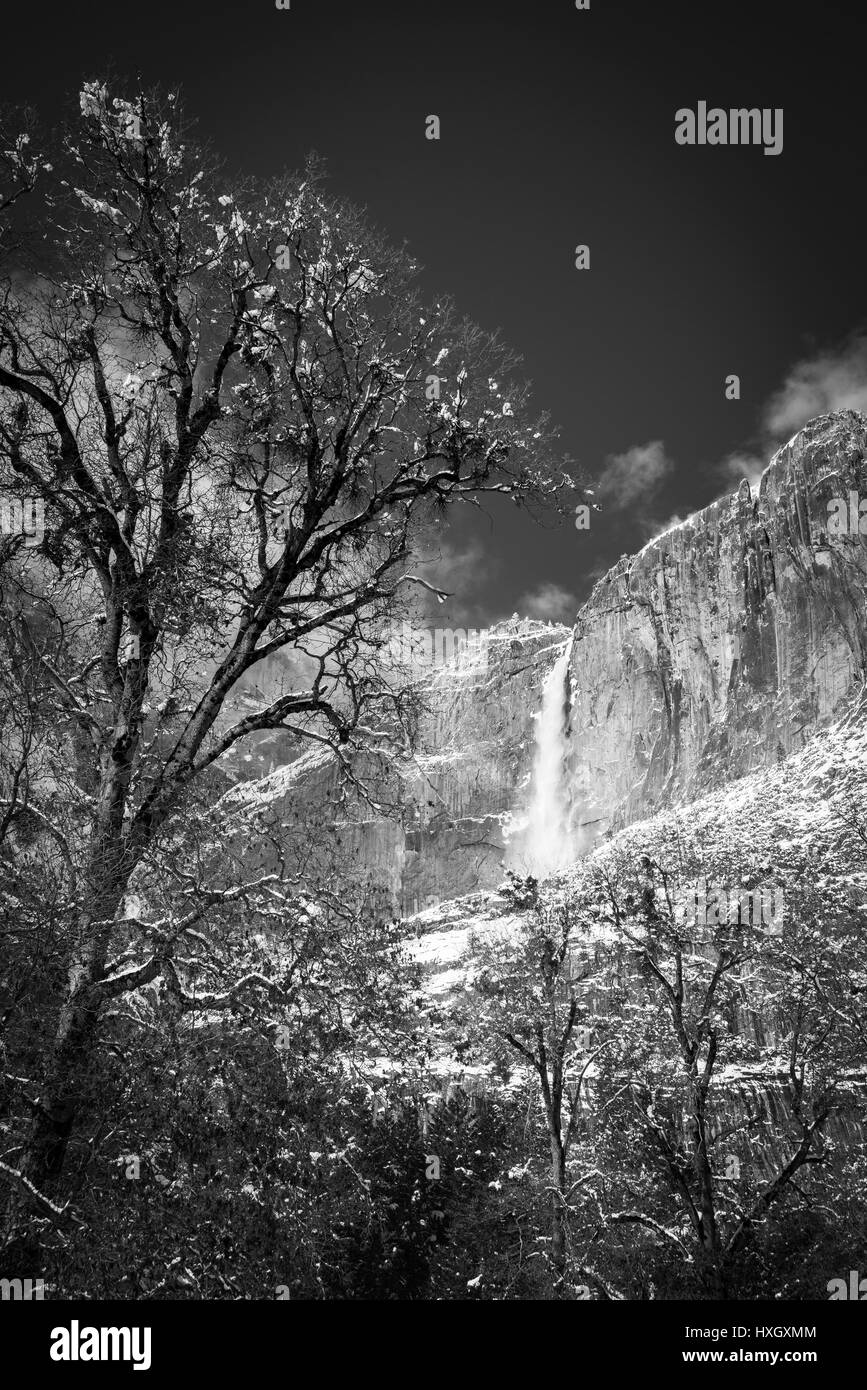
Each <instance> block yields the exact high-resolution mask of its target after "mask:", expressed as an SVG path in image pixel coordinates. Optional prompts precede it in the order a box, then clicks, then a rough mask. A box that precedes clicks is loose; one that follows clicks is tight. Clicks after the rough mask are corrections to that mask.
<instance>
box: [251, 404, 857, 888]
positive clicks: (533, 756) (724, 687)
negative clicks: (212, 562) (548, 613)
mask: <svg viewBox="0 0 867 1390" xmlns="http://www.w3.org/2000/svg"><path fill="white" fill-rule="evenodd" d="M853 493H854V494H857V496H858V497H867V417H865V416H863V415H861V414H858V413H857V412H853V411H844V412H839V413H837V414H834V415H828V416H822V417H820V418H818V419H816V420H813V421H811V422H810V424H808V425H807V426H806V427H805V428H804V429H803V430H801V431H800V432H799V433H798V434H797V435H795V437H794V438H793V439H792V440H791V441H790V442H789V443H788V444H787V445H786V446H785V447H784V448H782V449H781V450H780V451H779V452H778V453H777V454H776V455H775V456H774V458H773V459H772V460H771V462H770V464H769V466H768V468H767V469H766V470H765V472H764V474H763V475H762V478H761V481H760V485H759V487H758V490H757V494H756V495H753V493H752V492H751V489H750V487H749V484H748V483H747V482H746V481H744V482H742V483H741V485H740V487H739V488H738V489H737V491H735V492H734V493H733V494H731V495H729V496H726V497H723V498H721V499H719V500H718V501H716V502H714V503H712V504H711V505H710V506H708V507H706V508H704V509H703V510H702V511H699V512H697V513H695V514H694V515H693V516H691V517H689V518H688V519H687V520H686V521H684V522H682V523H680V524H678V525H676V526H674V527H672V528H671V529H670V530H668V531H667V532H665V533H664V534H663V535H661V536H658V537H656V538H655V539H654V540H652V541H650V542H649V543H648V544H647V545H646V546H645V547H644V548H643V549H642V550H641V551H640V552H638V554H636V555H634V556H631V557H624V558H623V559H622V560H621V561H620V562H619V563H618V564H617V565H615V566H614V567H613V568H612V569H611V570H610V571H609V572H608V573H607V574H606V575H605V576H604V577H603V578H602V579H601V580H600V581H599V582H598V583H597V584H596V586H595V588H594V590H593V592H592V594H591V596H590V598H589V599H588V601H587V602H586V603H585V604H584V605H583V606H582V608H581V610H580V612H579V613H578V615H577V619H576V622H575V626H574V629H573V630H572V631H571V632H570V630H569V629H568V628H565V627H554V626H551V625H547V626H546V625H544V624H541V623H537V622H530V621H522V620H514V619H513V620H511V621H510V622H509V623H504V624H500V625H499V626H497V627H495V628H493V629H492V630H491V632H490V636H489V640H488V643H487V645H486V652H485V660H483V661H469V662H467V661H464V662H459V663H456V664H452V665H446V666H445V667H443V668H442V669H440V670H438V671H436V672H435V673H434V674H433V675H432V676H431V678H430V679H429V680H428V681H427V682H426V685H425V689H424V706H425V708H424V711H423V713H422V716H421V718H420V721H419V726H418V737H417V747H416V751H415V755H414V756H413V757H411V758H406V759H404V760H403V761H401V762H400V763H399V765H398V766H396V767H395V766H392V768H391V769H390V771H389V776H390V777H391V778H396V784H395V785H393V786H392V793H393V795H392V801H393V804H394V805H395V806H396V807H397V810H396V811H395V813H394V814H393V815H390V816H387V817H386V816H379V815H377V814H375V813H373V812H372V811H371V810H370V807H369V806H367V805H366V804H365V803H364V802H363V801H360V800H359V801H356V802H354V803H353V802H352V801H351V799H350V802H347V801H346V800H345V799H341V798H340V796H339V794H338V779H337V776H336V770H335V768H334V766H333V764H331V763H330V762H329V761H328V758H327V756H323V754H322V753H321V752H320V751H318V750H317V751H315V752H313V753H311V754H309V755H306V756H305V757H303V758H301V759H300V760H298V761H297V762H294V763H292V764H291V765H288V766H279V767H276V768H273V769H272V771H271V773H270V775H269V776H267V777H265V778H261V779H260V780H258V781H255V782H253V781H247V782H244V783H242V784H240V785H239V786H238V787H236V789H235V790H234V792H233V793H232V794H231V796H232V800H233V801H234V802H235V803H236V812H237V814H239V815H240V817H241V819H242V820H243V821H244V822H248V821H249V819H250V817H253V818H254V819H255V818H256V817H257V816H259V815H260V814H261V813H262V811H263V808H267V809H268V811H269V812H270V813H272V814H273V813H275V812H276V814H277V816H278V818H280V817H288V816H289V815H290V814H291V815H292V816H293V817H295V818H296V822H297V819H298V817H299V808H300V817H301V819H302V821H303V820H304V817H305V815H306V810H305V808H307V807H310V806H312V805H314V804H318V805H320V806H321V805H322V804H323V802H324V805H325V808H326V809H325V811H324V815H325V818H326V820H327V821H328V824H329V825H330V827H331V829H333V830H334V832H335V834H336V835H338V836H339V841H340V862H341V863H342V865H343V866H344V868H346V866H347V865H348V864H350V863H351V864H352V865H353V868H352V872H353V875H354V876H355V877H356V878H357V877H358V875H359V874H361V875H362V876H363V877H364V878H366V879H367V880H368V881H370V882H371V884H373V883H378V884H379V885H381V887H382V890H383V891H384V892H385V893H386V895H387V897H388V899H389V900H390V902H391V904H392V906H393V907H394V908H395V909H396V910H398V911H400V912H401V913H402V914H404V915H412V914H413V913H416V912H418V911H420V910H422V909H424V908H426V907H429V906H430V905H431V904H433V903H436V902H438V901H442V900H445V899H450V898H456V897H459V896H461V895H463V894H468V893H472V892H475V891H477V890H484V889H489V888H493V887H495V886H496V885H497V884H498V883H499V882H500V880H501V879H502V874H503V869H504V867H508V866H514V867H515V868H518V869H525V870H526V869H528V868H532V867H534V866H533V864H532V863H531V862H530V860H531V858H532V855H529V858H528V854H529V849H528V843H529V842H528V837H527V829H526V826H527V821H528V819H529V820H532V817H533V815H534V814H535V813H536V811H537V809H538V808H537V807H536V808H534V806H533V795H534V776H533V769H534V763H536V761H537V759H538V756H539V749H538V747H537V746H536V744H537V741H538V738H540V737H542V736H544V738H545V739H547V740H549V741H550V740H551V739H552V738H553V739H555V740H557V743H556V746H553V747H551V746H549V747H548V748H547V749H546V759H547V762H546V765H547V766H548V768H549V769H550V766H551V764H552V761H553V763H554V764H556V765H557V766H558V767H560V768H561V769H562V786H561V787H560V789H559V791H558V795H562V802H563V807H564V816H565V819H566V822H567V829H568V845H569V846H570V847H571V848H572V849H573V850H574V857H577V856H578V855H579V854H580V853H583V852H585V851H586V850H587V849H589V848H590V847H591V846H592V844H593V842H594V841H595V840H596V839H598V838H599V837H600V836H601V835H604V834H606V833H607V832H611V831H616V830H618V829H619V828H621V827H624V826H627V825H630V824H632V823H634V822H636V821H638V820H642V819H645V818H647V817H648V816H652V815H653V814H655V813H656V812H658V811H660V810H662V809H664V808H666V807H672V806H678V805H684V804H686V803H689V802H692V801H694V800H696V799H698V798H701V797H703V796H706V795H708V794H709V793H712V792H713V791H714V790H716V789H718V788H720V787H722V786H725V785H728V784H729V783H731V782H732V781H733V780H735V779H737V778H741V777H744V776H746V775H747V774H749V773H752V772H755V771H756V770H758V769H761V768H766V767H771V766H775V765H777V764H778V763H780V762H782V761H783V760H784V759H786V758H787V757H788V756H789V755H791V754H793V753H795V752H797V751H798V750H800V749H802V748H803V747H804V746H805V745H806V744H807V743H808V742H809V740H810V738H811V737H812V736H813V734H815V733H816V732H817V731H818V730H819V729H820V728H822V727H823V726H825V725H827V724H828V723H829V722H830V721H831V720H832V719H833V718H834V717H835V716H839V715H840V714H841V712H842V711H843V710H844V708H845V707H846V703H847V700H848V698H849V697H850V696H851V695H852V693H853V692H854V691H855V690H856V689H857V688H858V686H859V684H860V683H861V682H863V679H864V672H865V655H867V537H865V536H863V535H859V534H857V527H856V532H855V533H854V534H852V533H850V532H847V533H845V534H834V533H833V528H831V527H830V526H829V510H831V509H830V508H829V503H831V501H832V499H834V498H843V499H847V500H848V499H849V497H850V494H853ZM855 513H856V515H857V500H856V506H855ZM865 527H867V519H865ZM570 643H571V645H570ZM567 650H568V653H569V655H568V661H565V662H564V661H562V660H558V659H559V658H563V657H564V655H565V653H566V652H567ZM555 671H556V678H557V680H558V681H559V680H561V679H562V700H561V699H560V697H559V696H558V695H557V692H556V691H553V692H552V691H551V689H550V686H549V689H548V695H547V702H548V705H549V706H550V705H551V697H552V695H553V697H554V699H553V703H554V706H556V707H557V710H559V711H561V714H558V717H557V718H555V719H554V720H553V721H552V720H551V718H548V719H537V716H538V714H539V711H540V709H541V707H542V703H543V690H544V688H545V683H546V681H547V680H549V678H550V677H551V674H552V672H555ZM555 712H556V710H555ZM543 731H544V732H543ZM368 771H370V769H368ZM374 776H375V777H378V776H379V773H378V771H377V770H376V769H374ZM536 780H538V779H536ZM329 807H330V810H329V809H328V808H329ZM522 826H523V829H522ZM543 867H544V866H543Z"/></svg>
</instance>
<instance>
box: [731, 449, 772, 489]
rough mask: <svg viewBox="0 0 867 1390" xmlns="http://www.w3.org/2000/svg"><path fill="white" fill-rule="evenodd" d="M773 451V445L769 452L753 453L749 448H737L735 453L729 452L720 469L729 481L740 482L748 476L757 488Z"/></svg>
mask: <svg viewBox="0 0 867 1390" xmlns="http://www.w3.org/2000/svg"><path fill="white" fill-rule="evenodd" d="M772 453H773V445H770V446H769V448H768V452H767V453H753V452H752V451H751V450H747V449H736V450H735V452H734V453H733V454H729V455H728V456H727V457H726V458H724V459H723V461H722V463H721V464H720V466H719V471H720V473H721V474H722V476H723V477H724V478H725V479H726V481H727V482H731V483H739V482H740V481H741V479H742V478H746V480H747V482H748V483H749V485H750V488H751V489H753V490H755V489H756V488H757V487H758V485H759V478H760V477H761V476H762V474H763V473H764V471H765V469H766V468H767V466H768V461H769V459H770V456H771V454H772Z"/></svg>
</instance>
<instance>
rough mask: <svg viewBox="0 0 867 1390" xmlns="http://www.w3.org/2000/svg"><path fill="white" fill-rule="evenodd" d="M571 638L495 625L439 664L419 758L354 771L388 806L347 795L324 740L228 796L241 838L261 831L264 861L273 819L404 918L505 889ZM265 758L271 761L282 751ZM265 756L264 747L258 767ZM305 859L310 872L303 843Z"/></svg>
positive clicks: (521, 625)
mask: <svg viewBox="0 0 867 1390" xmlns="http://www.w3.org/2000/svg"><path fill="white" fill-rule="evenodd" d="M569 637H570V629H569V628H566V627H559V626H555V625H552V624H545V623H541V622H535V621H529V620H528V621H521V620H514V619H513V620H511V621H510V622H507V623H501V624H498V625H497V626H496V627H494V628H491V629H490V630H489V632H488V634H487V638H486V641H485V642H484V644H483V647H482V650H481V653H480V654H476V655H474V656H471V657H469V658H467V659H462V660H458V661H456V662H451V663H449V664H446V665H444V666H442V667H440V668H438V669H432V671H431V673H430V675H429V677H427V678H426V679H425V680H424V682H423V683H422V684H421V687H420V696H421V701H422V710H421V713H420V717H419V721H418V728H417V731H416V738H415V751H414V753H413V755H412V756H406V757H404V758H400V759H391V760H389V762H388V763H387V764H386V763H385V762H381V763H379V764H376V763H375V762H373V761H370V762H368V763H367V764H366V765H365V766H364V767H361V766H357V767H356V768H355V773H356V775H357V776H358V777H359V778H360V779H361V780H363V782H364V783H365V785H366V786H367V787H368V788H370V789H371V791H372V792H373V793H374V795H375V799H376V800H377V801H378V802H383V803H388V805H389V806H390V807H391V808H392V809H391V813H390V814H389V815H382V816H378V815H376V814H375V813H374V812H373V811H372V809H371V807H370V805H369V804H368V803H367V802H365V801H364V799H363V798H361V797H358V796H354V795H353V794H352V792H351V790H350V791H349V792H347V789H346V787H345V786H341V782H340V779H339V777H338V773H337V766H336V764H335V762H334V761H333V760H332V759H331V758H330V757H329V755H328V754H327V753H323V752H322V750H321V749H319V748H316V749H313V750H311V751H310V752H309V753H307V754H305V755H304V756H303V757H301V758H299V759H298V760H297V761H295V762H293V763H291V764H287V765H284V766H281V767H276V768H275V767H273V766H272V770H271V772H270V773H269V775H267V776H265V777H260V778H259V779H258V780H249V779H247V780H243V781H240V782H239V784H238V786H237V787H235V788H234V790H232V791H231V792H230V793H228V795H227V796H226V797H225V798H224V800H225V804H226V807H227V809H228V810H229V811H230V812H231V814H232V816H233V818H234V819H235V821H236V823H237V828H238V833H239V835H240V836H241V837H242V838H243V840H244V842H245V844H247V845H248V846H249V843H250V832H251V830H254V831H255V832H256V837H257V838H258V839H259V840H260V842H261V843H262V844H263V862H264V863H271V859H270V857H269V854H268V851H267V844H266V837H267V835H268V834H273V833H274V827H275V825H279V826H281V827H282V829H283V832H284V834H285V837H286V840H287V841H288V840H290V839H297V838H298V837H299V835H300V836H301V837H302V838H303V839H305V840H306V841H308V842H315V859H316V876H317V877H319V879H320V880H322V881H327V880H329V879H330V880H331V881H333V880H335V879H336V880H343V881H347V880H348V881H350V882H352V884H353V885H354V886H355V887H356V888H358V887H359V886H361V885H362V884H368V885H369V887H370V891H371V892H372V893H374V892H378V894H379V897H378V901H379V902H380V904H381V903H382V899H383V896H384V899H385V901H386V902H387V903H388V905H389V906H390V908H391V910H393V911H395V912H399V913H400V914H401V915H403V916H411V915H412V914H414V913H416V912H419V911H422V910H423V909H425V908H427V907H429V906H431V905H433V904H435V903H438V902H441V901H443V900H446V899H449V898H455V897H459V896H461V895H464V894H467V893H472V892H474V891H476V890H477V889H485V888H491V887H494V886H496V885H497V884H499V883H500V881H501V879H502V877H503V863H504V859H505V856H506V854H507V841H508V833H509V824H510V821H511V819H512V814H513V812H514V811H515V810H516V808H521V807H523V806H524V805H525V804H526V802H527V798H528V795H529V787H530V775H531V770H532V763H533V754H534V715H535V713H536V711H537V710H538V708H539V704H540V702H541V690H542V685H543V683H544V680H545V677H546V676H547V674H548V672H549V671H550V670H551V667H552V666H553V664H554V662H555V661H556V659H557V657H558V656H559V655H561V653H562V652H563V650H564V648H565V646H566V644H567V642H568V640H569ZM265 756H267V757H268V758H270V759H271V760H272V763H273V757H274V749H273V748H271V747H269V748H268V749H267V750H266V753H265ZM261 761H262V755H261V753H260V751H259V750H256V752H255V761H254V763H253V768H252V769H251V770H255V768H256V767H257V765H259V766H260V765H261ZM233 771H234V772H235V775H236V776H237V775H239V774H241V775H243V772H244V768H243V767H242V766H241V765H240V764H237V765H236V766H235V768H233ZM245 854H246V856H247V858H248V860H249V858H250V850H249V848H247V849H246V850H245ZM299 861H303V862H304V863H305V871H306V872H307V873H308V874H309V873H310V859H309V857H307V855H306V850H305V851H304V852H302V853H301V854H299Z"/></svg>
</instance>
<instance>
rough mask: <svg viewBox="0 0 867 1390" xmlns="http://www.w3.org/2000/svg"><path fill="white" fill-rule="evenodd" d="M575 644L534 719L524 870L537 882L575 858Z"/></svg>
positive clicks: (554, 672)
mask: <svg viewBox="0 0 867 1390" xmlns="http://www.w3.org/2000/svg"><path fill="white" fill-rule="evenodd" d="M571 655H572V641H571V639H570V640H569V641H568V642H567V643H566V646H565V648H564V650H563V653H562V655H561V656H559V657H558V658H557V660H556V661H555V663H554V665H553V667H552V669H551V671H550V672H549V674H548V676H547V678H546V680H545V684H544V686H543V688H542V707H541V709H540V710H539V713H538V714H537V715H536V716H535V719H536V751H535V759H534V762H533V774H532V783H531V795H530V808H529V811H528V815H527V821H526V824H525V827H524V829H523V834H522V836H521V844H520V856H519V857H520V860H521V862H522V863H523V866H524V867H525V869H526V870H528V871H529V872H530V873H532V874H534V875H535V876H536V877H537V878H546V877H548V876H549V875H550V874H553V873H557V872H558V870H560V869H565V868H567V867H568V866H569V865H570V864H572V863H574V861H575V858H576V857H577V844H576V842H575V837H574V836H573V835H572V833H571V830H570V825H569V820H570V810H571V798H570V796H569V791H568V787H567V785H566V720H567V717H568V709H567V706H568V698H567V694H568V671H569V658H570V657H571Z"/></svg>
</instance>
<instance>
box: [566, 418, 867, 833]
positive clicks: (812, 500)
mask: <svg viewBox="0 0 867 1390" xmlns="http://www.w3.org/2000/svg"><path fill="white" fill-rule="evenodd" d="M850 491H854V492H856V493H858V494H859V495H860V496H861V497H867V418H865V417H864V416H863V415H861V414H859V413H857V412H854V411H842V412H839V413H836V414H834V415H827V416H822V417H820V418H818V419H816V420H813V421H811V422H810V424H809V425H807V426H806V427H805V428H804V429H803V430H801V431H800V432H799V433H798V434H797V435H795V437H794V438H793V439H792V440H791V441H790V442H789V443H788V444H787V445H786V446H785V447H784V448H783V449H781V450H780V451H779V452H778V453H777V454H776V455H775V456H774V458H773V459H772V461H771V463H770V465H769V467H768V468H767V469H766V470H765V472H764V474H763V475H762V478H761V481H760V485H759V489H758V496H757V497H755V498H754V497H753V496H752V494H751V491H750V487H749V484H748V483H747V482H746V481H744V482H742V483H741V485H740V487H739V489H738V490H737V492H735V493H734V494H733V495H732V496H730V497H726V498H722V499H720V500H719V501H717V502H714V503H713V504H712V505H711V506H709V507H706V508H704V510H703V511H700V512H697V513H696V514H695V515H694V516H692V517H690V518H689V519H688V520H686V521H684V522H682V523H680V524H679V525H677V526H674V527H672V529H671V530H670V531H667V532H666V533H665V534H664V535H662V536H659V537H657V538H656V539H654V540H652V541H651V542H650V543H649V544H648V545H646V546H645V547H644V549H643V550H641V551H639V553H638V554H637V555H634V556H632V557H629V558H625V559H623V560H621V561H620V562H619V564H617V565H615V566H614V568H613V569H611V570H610V571H609V572H608V574H606V575H605V577H604V578H603V579H601V580H600V581H599V582H598V583H597V585H596V587H595V588H594V590H593V593H592V595H591V597H590V599H589V600H588V602H587V603H586V604H584V606H583V607H582V609H581V611H580V612H579V614H578V619H577V622H576V625H575V640H574V644H573V649H572V660H571V672H570V675H571V708H570V718H569V724H568V743H569V750H568V754H567V761H568V767H569V784H570V790H571V797H572V808H573V809H572V814H573V817H574V818H575V820H576V824H577V825H578V826H580V827H581V829H583V831H584V832H585V835H587V836H589V837H593V836H596V835H598V834H600V833H602V832H604V831H605V830H607V829H609V828H617V827H619V826H621V825H624V824H627V823H629V822H630V821H632V820H635V819H637V818H639V817H643V816H646V815H649V814H651V813H652V812H653V811H654V810H655V809H657V808H659V807H661V806H663V805H668V804H674V803H677V802H688V801H691V800H693V799H695V798H696V797H697V796H700V795H702V794H703V793H705V792H707V791H709V790H712V789H713V788H714V787H716V786H719V785H721V784H722V783H724V782H727V781H730V780H731V779H732V778H735V777H738V776H742V775H743V774H744V773H746V772H749V771H751V770H752V769H754V768H757V767H761V766H765V765H767V764H768V763H769V762H770V761H773V760H776V759H779V758H782V757H784V756H785V755H786V754H788V753H790V752H792V751H793V750H795V749H797V748H799V747H801V746H802V745H803V743H804V742H805V741H806V739H807V738H808V737H809V735H810V734H811V733H812V732H813V730H815V729H816V728H817V727H818V726H819V725H821V724H822V723H823V722H824V721H827V720H828V719H829V718H830V717H831V716H832V715H833V714H834V712H835V711H836V710H838V709H839V707H840V706H841V703H842V702H843V701H844V700H845V698H846V696H847V695H848V694H849V693H850V692H851V690H852V688H853V685H854V683H855V682H856V681H858V680H861V679H863V675H864V668H865V652H867V538H865V537H863V536H859V535H857V534H856V535H851V534H846V535H840V536H838V535H830V534H829V522H828V517H829V507H828V503H829V501H830V500H831V499H832V498H835V497H842V498H846V499H847V500H848V497H849V493H850Z"/></svg>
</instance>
